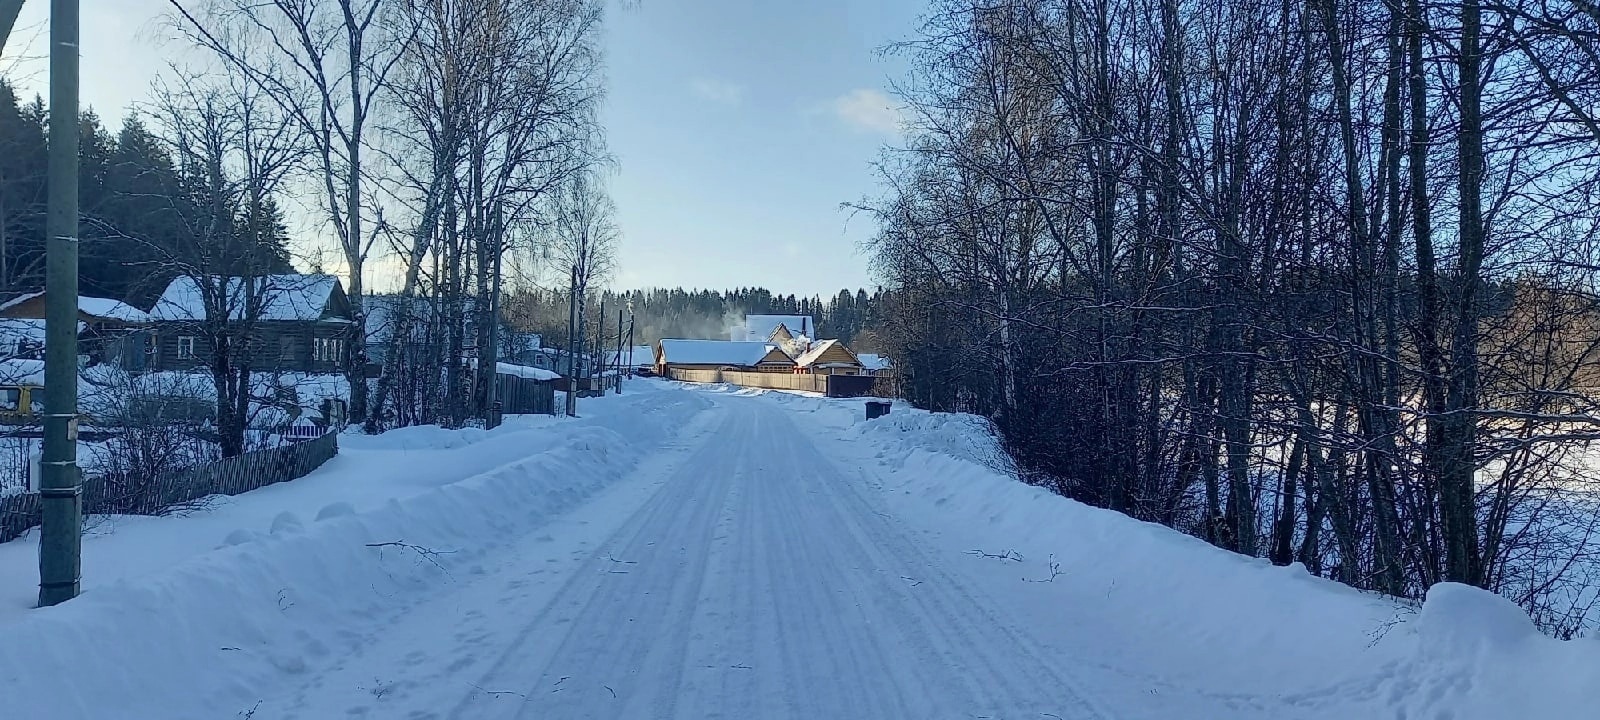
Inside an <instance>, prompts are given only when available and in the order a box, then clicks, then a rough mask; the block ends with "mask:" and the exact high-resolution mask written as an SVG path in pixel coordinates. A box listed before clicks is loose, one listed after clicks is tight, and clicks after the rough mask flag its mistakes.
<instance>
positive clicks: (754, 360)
mask: <svg viewBox="0 0 1600 720" xmlns="http://www.w3.org/2000/svg"><path fill="white" fill-rule="evenodd" d="M777 349H778V348H777V347H776V346H774V345H772V344H771V343H767V342H752V341H748V340H662V341H661V358H662V360H663V361H664V362H666V363H668V364H677V365H732V366H735V367H753V366H755V365H757V364H760V363H761V362H762V361H763V360H767V359H768V357H767V356H768V355H769V354H770V353H771V352H772V351H773V350H777ZM778 354H779V355H782V356H783V359H784V360H789V356H788V355H784V354H783V352H782V351H779V353H778ZM772 360H776V358H773V359H772ZM790 362H793V361H790Z"/></svg>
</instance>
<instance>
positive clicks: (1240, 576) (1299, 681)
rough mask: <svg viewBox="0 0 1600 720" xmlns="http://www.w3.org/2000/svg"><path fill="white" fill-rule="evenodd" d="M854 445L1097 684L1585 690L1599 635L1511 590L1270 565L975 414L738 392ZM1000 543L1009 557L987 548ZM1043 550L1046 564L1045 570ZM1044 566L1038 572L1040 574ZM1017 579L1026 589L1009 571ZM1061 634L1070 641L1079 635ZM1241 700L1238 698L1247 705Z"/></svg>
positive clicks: (1567, 709) (1472, 706) (1591, 703)
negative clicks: (1106, 504)
mask: <svg viewBox="0 0 1600 720" xmlns="http://www.w3.org/2000/svg"><path fill="white" fill-rule="evenodd" d="M739 394H748V395H760V396H762V397H763V399H764V400H765V401H768V402H776V403H782V404H784V405H785V406H787V407H788V408H790V409H791V410H793V411H795V412H796V413H798V414H799V415H801V416H802V417H806V418H808V419H809V421H810V423H811V426H812V427H813V428H814V429H816V430H817V431H818V432H822V433H827V434H831V435H834V436H835V437H838V438H840V439H842V440H845V441H846V442H847V443H850V444H853V446H854V449H853V450H852V451H850V453H849V454H850V458H849V460H851V461H854V462H856V463H858V464H860V465H861V466H864V467H869V468H872V470H871V471H866V472H863V473H862V474H863V479H864V480H865V481H866V482H868V483H870V484H873V485H875V487H874V489H875V490H877V491H879V492H880V493H881V494H882V496H883V497H884V498H885V499H886V502H887V503H888V504H889V506H890V507H892V508H894V509H895V511H896V514H897V515H900V516H901V517H905V518H907V519H908V521H909V522H911V523H913V524H915V525H917V526H919V527H921V528H923V529H924V530H925V531H926V532H928V533H929V534H930V536H932V537H934V538H936V539H935V540H933V542H940V543H944V544H946V545H947V546H948V548H949V551H950V552H968V553H972V552H973V551H974V550H975V549H976V550H978V551H980V552H979V553H978V554H976V555H975V566H974V571H975V572H979V573H986V574H989V575H991V576H992V577H991V580H990V582H991V583H992V585H991V586H993V587H996V588H997V590H996V593H995V596H996V601H997V602H1000V603H1002V604H1008V605H1012V606H1014V607H1017V608H1018V609H1019V611H1020V612H1023V613H1025V614H1029V615H1032V616H1035V617H1040V618H1050V619H1051V620H1050V622H1048V623H1047V624H1044V625H1041V626H1040V628H1039V632H1040V633H1041V635H1044V636H1047V637H1049V638H1050V639H1051V641H1052V642H1053V643H1054V644H1056V645H1057V646H1058V647H1061V648H1063V649H1064V652H1065V653H1067V654H1070V655H1074V656H1078V655H1082V656H1084V657H1085V660H1084V662H1085V663H1086V664H1089V665H1094V666H1099V667H1100V670H1101V671H1102V674H1103V675H1102V679H1103V681H1104V683H1105V687H1112V686H1117V685H1119V684H1123V685H1126V684H1129V683H1130V681H1131V687H1130V689H1129V692H1130V693H1151V694H1161V693H1168V694H1170V695H1172V696H1173V698H1172V706H1171V712H1172V713H1174V714H1173V715H1170V717H1180V716H1183V714H1182V713H1183V712H1184V709H1185V703H1184V701H1183V692H1184V691H1183V690H1182V688H1194V687H1200V688H1213V689H1215V692H1216V693H1219V694H1228V695H1231V696H1233V697H1235V698H1236V700H1237V703H1238V706H1239V707H1240V714H1241V715H1244V714H1247V713H1246V712H1245V711H1246V710H1252V711H1255V712H1263V711H1265V713H1266V714H1267V715H1270V716H1272V717H1284V718H1293V717H1315V718H1351V717H1429V718H1445V717H1450V718H1455V719H1456V720H1461V719H1464V718H1485V719H1486V720H1487V719H1489V718H1507V717H1520V718H1567V717H1584V716H1588V715H1589V714H1591V713H1593V712H1594V708H1596V707H1600V638H1597V637H1588V638H1580V639H1577V640H1571V641H1560V640H1555V639H1552V638H1549V637H1546V636H1544V635H1541V634H1540V633H1539V632H1538V631H1537V630H1535V629H1534V627H1533V624H1532V622H1531V621H1530V620H1529V618H1528V615H1527V614H1526V613H1525V612H1524V611H1523V610H1522V609H1521V608H1519V607H1517V606H1516V605H1515V604H1514V603H1512V602H1511V601H1509V600H1506V599H1505V598H1502V597H1500V596H1497V595H1494V594H1492V593H1489V592H1486V591H1483V590H1480V589H1477V588H1472V587H1467V586H1463V585H1456V584H1450V583H1443V584H1440V585H1437V586H1435V587H1434V588H1433V589H1432V590H1430V591H1429V593H1428V595H1427V598H1426V599H1425V601H1424V602H1421V603H1419V604H1418V603H1407V602H1404V601H1399V600H1395V599H1392V598H1387V597H1383V596H1378V595H1374V594H1369V593H1363V592H1360V591H1357V590H1354V589H1352V588H1349V587H1347V586H1345V585H1341V584H1338V583H1335V582H1333V581H1330V580H1326V579H1323V578H1318V577H1314V576H1312V575H1310V574H1309V573H1307V572H1306V571H1305V569H1304V567H1302V566H1300V565H1298V564H1295V565H1292V566H1289V567H1275V566H1273V565H1271V564H1270V563H1268V562H1266V561H1265V560H1261V559H1255V558H1248V557H1243V556H1240V555H1237V554H1234V553H1231V552H1227V551H1224V550H1221V549H1219V548H1216V547H1214V546H1212V545H1210V544H1208V543H1205V542H1204V541H1201V540H1199V539H1197V538H1193V537H1190V536H1187V535H1184V534H1182V533H1178V532H1176V531H1173V530H1171V529H1169V528H1166V527H1164V526H1161V525H1157V524H1152V523H1144V522H1139V521H1136V520H1133V519H1131V518H1128V517H1127V516H1124V515H1122V514H1120V513H1115V512H1111V511H1108V510H1101V509H1097V508H1092V507H1089V506H1086V505H1083V504H1081V503H1077V502H1074V501H1072V500H1068V499H1066V498H1063V497H1060V496H1058V495H1055V494H1053V493H1050V492H1048V491H1046V490H1044V489H1042V488H1038V487H1033V486H1029V485H1026V484H1023V483H1021V482H1018V481H1016V480H1015V479H1014V478H1013V477H1011V476H1010V475H1008V474H1007V473H1006V472H1005V471H1004V467H1005V464H1006V463H1005V459H1004V453H1003V452H1001V450H1000V448H999V447H998V445H997V443H996V440H995V438H994V437H993V435H992V433H991V432H990V431H989V427H988V423H987V422H986V421H984V420H983V419H982V418H977V417H974V416H970V415H961V414H933V413H928V412H923V411H919V410H914V409H910V408H908V407H905V406H904V405H903V404H902V403H898V402H897V403H895V406H894V410H893V412H892V413H891V414H890V415H888V416H886V417H884V418H880V419H877V420H872V421H867V420H865V411H864V407H863V406H864V403H865V401H863V400H828V399H822V398H817V397H811V396H803V395H798V394H793V393H782V392H764V391H754V392H751V391H739ZM1006 551H1010V552H1012V553H1015V555H1016V556H1018V557H1021V558H1023V559H1022V560H1021V561H1007V560H996V559H993V558H986V557H985V556H984V555H983V554H982V553H990V554H1001V553H1003V552H1006ZM1052 564H1054V569H1052ZM1053 573H1054V574H1053ZM1023 582H1027V584H1028V585H1029V587H1028V588H1026V589H1023V588H1022V587H1021V586H1020V585H1021V583H1023ZM1074 649H1081V650H1082V651H1081V652H1079V651H1077V650H1074ZM1251 714H1253V713H1251Z"/></svg>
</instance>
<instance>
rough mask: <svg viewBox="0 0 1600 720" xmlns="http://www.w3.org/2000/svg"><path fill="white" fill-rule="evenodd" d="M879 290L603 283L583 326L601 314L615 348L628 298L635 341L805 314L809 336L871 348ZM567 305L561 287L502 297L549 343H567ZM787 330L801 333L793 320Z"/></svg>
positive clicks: (517, 322)
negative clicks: (791, 291) (801, 292)
mask: <svg viewBox="0 0 1600 720" xmlns="http://www.w3.org/2000/svg"><path fill="white" fill-rule="evenodd" d="M884 297H885V295H884V293H882V292H874V293H871V294H869V293H868V292H867V291H866V290H865V289H858V290H856V291H855V292H851V291H849V290H840V291H839V294H837V295H834V296H830V297H828V298H826V299H824V298H822V297H821V296H811V297H804V296H796V295H778V294H774V293H773V292H772V291H770V290H767V289H765V288H738V289H734V290H723V291H717V290H684V289H683V288H675V289H671V290H667V289H650V290H629V291H626V292H620V293H619V292H613V291H610V290H606V291H603V292H599V293H594V294H593V297H592V298H589V299H588V300H587V301H586V302H585V303H584V307H585V308H587V311H588V313H589V318H588V319H587V320H586V321H585V322H584V326H585V327H598V325H599V322H600V321H601V320H602V319H603V320H604V323H605V327H607V328H609V331H608V332H607V340H606V344H605V346H606V347H614V346H615V345H616V329H617V312H618V310H621V311H622V312H623V313H624V322H626V313H627V308H628V304H629V303H632V304H633V323H634V333H633V340H634V343H635V344H638V345H648V344H651V343H654V342H656V341H657V340H660V339H662V338H686V339H707V340H727V339H728V338H729V331H730V330H731V329H732V328H734V327H736V326H739V325H741V324H743V322H744V316H745V315H747V314H756V315H807V316H810V317H811V318H812V319H813V321H815V322H816V324H817V326H816V327H814V328H807V330H808V331H809V332H810V333H811V336H812V337H813V338H817V339H833V338H837V339H839V340H842V341H844V343H845V345H846V346H848V347H850V348H851V349H852V350H856V351H858V352H875V351H878V350H879V349H880V342H879V341H878V339H877V331H876V330H875V326H876V323H877V322H878V316H877V307H878V306H879V305H880V303H882V302H883V298H884ZM602 306H604V308H605V312H606V313H607V316H606V317H605V318H601V317H600V316H599V313H600V308H601V307H602ZM566 308H567V294H566V293H565V292H561V291H548V290H539V289H533V288H529V289H524V290H518V291H514V292H512V293H511V294H510V295H508V296H507V298H506V320H507V322H508V323H511V324H512V325H513V326H514V327H516V328H517V329H519V330H526V331H529V332H537V333H539V334H540V335H541V336H542V337H543V338H544V342H545V344H546V345H548V346H555V347H566V340H567V324H566V317H567V316H566ZM791 329H792V330H793V331H794V332H796V333H798V332H800V328H798V327H797V328H791ZM624 332H626V328H624ZM624 341H626V337H624ZM586 342H587V343H588V345H586V346H592V345H593V342H594V338H593V337H588V338H587V339H586Z"/></svg>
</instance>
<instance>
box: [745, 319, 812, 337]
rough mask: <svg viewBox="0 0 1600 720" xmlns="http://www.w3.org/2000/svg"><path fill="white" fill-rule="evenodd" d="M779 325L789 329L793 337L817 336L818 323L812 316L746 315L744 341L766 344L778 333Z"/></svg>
mask: <svg viewBox="0 0 1600 720" xmlns="http://www.w3.org/2000/svg"><path fill="white" fill-rule="evenodd" d="M779 325H782V326H784V327H786V328H789V332H790V334H793V335H816V334H817V323H816V321H815V320H812V319H811V316H810V315H746V316H744V332H745V337H744V339H745V340H750V341H759V342H765V341H767V340H770V339H772V333H774V332H777V330H778V326H779Z"/></svg>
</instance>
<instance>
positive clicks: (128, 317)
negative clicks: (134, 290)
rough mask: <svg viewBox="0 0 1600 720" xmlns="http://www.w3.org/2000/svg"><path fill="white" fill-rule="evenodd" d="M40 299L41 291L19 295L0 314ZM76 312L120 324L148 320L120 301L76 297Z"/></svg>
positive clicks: (142, 313) (148, 317)
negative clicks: (119, 322) (118, 321)
mask: <svg viewBox="0 0 1600 720" xmlns="http://www.w3.org/2000/svg"><path fill="white" fill-rule="evenodd" d="M41 297H44V291H43V290H40V291H38V292H31V293H27V294H25V295H19V296H17V297H14V298H12V299H10V300H8V301H6V303H5V304H4V305H0V313H4V312H5V311H7V310H11V309H12V308H15V307H17V306H19V305H22V304H23V303H26V302H29V301H32V300H34V299H35V298H41ZM78 312H80V313H82V314H84V315H88V316H90V317H94V318H100V319H103V320H121V321H122V322H129V323H139V322H144V321H146V320H149V319H150V316H149V315H147V314H145V312H144V311H143V310H140V309H139V308H136V307H134V306H132V305H129V304H127V303H124V302H122V301H121V300H112V299H111V298H98V297H86V296H83V295H79V296H78Z"/></svg>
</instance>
